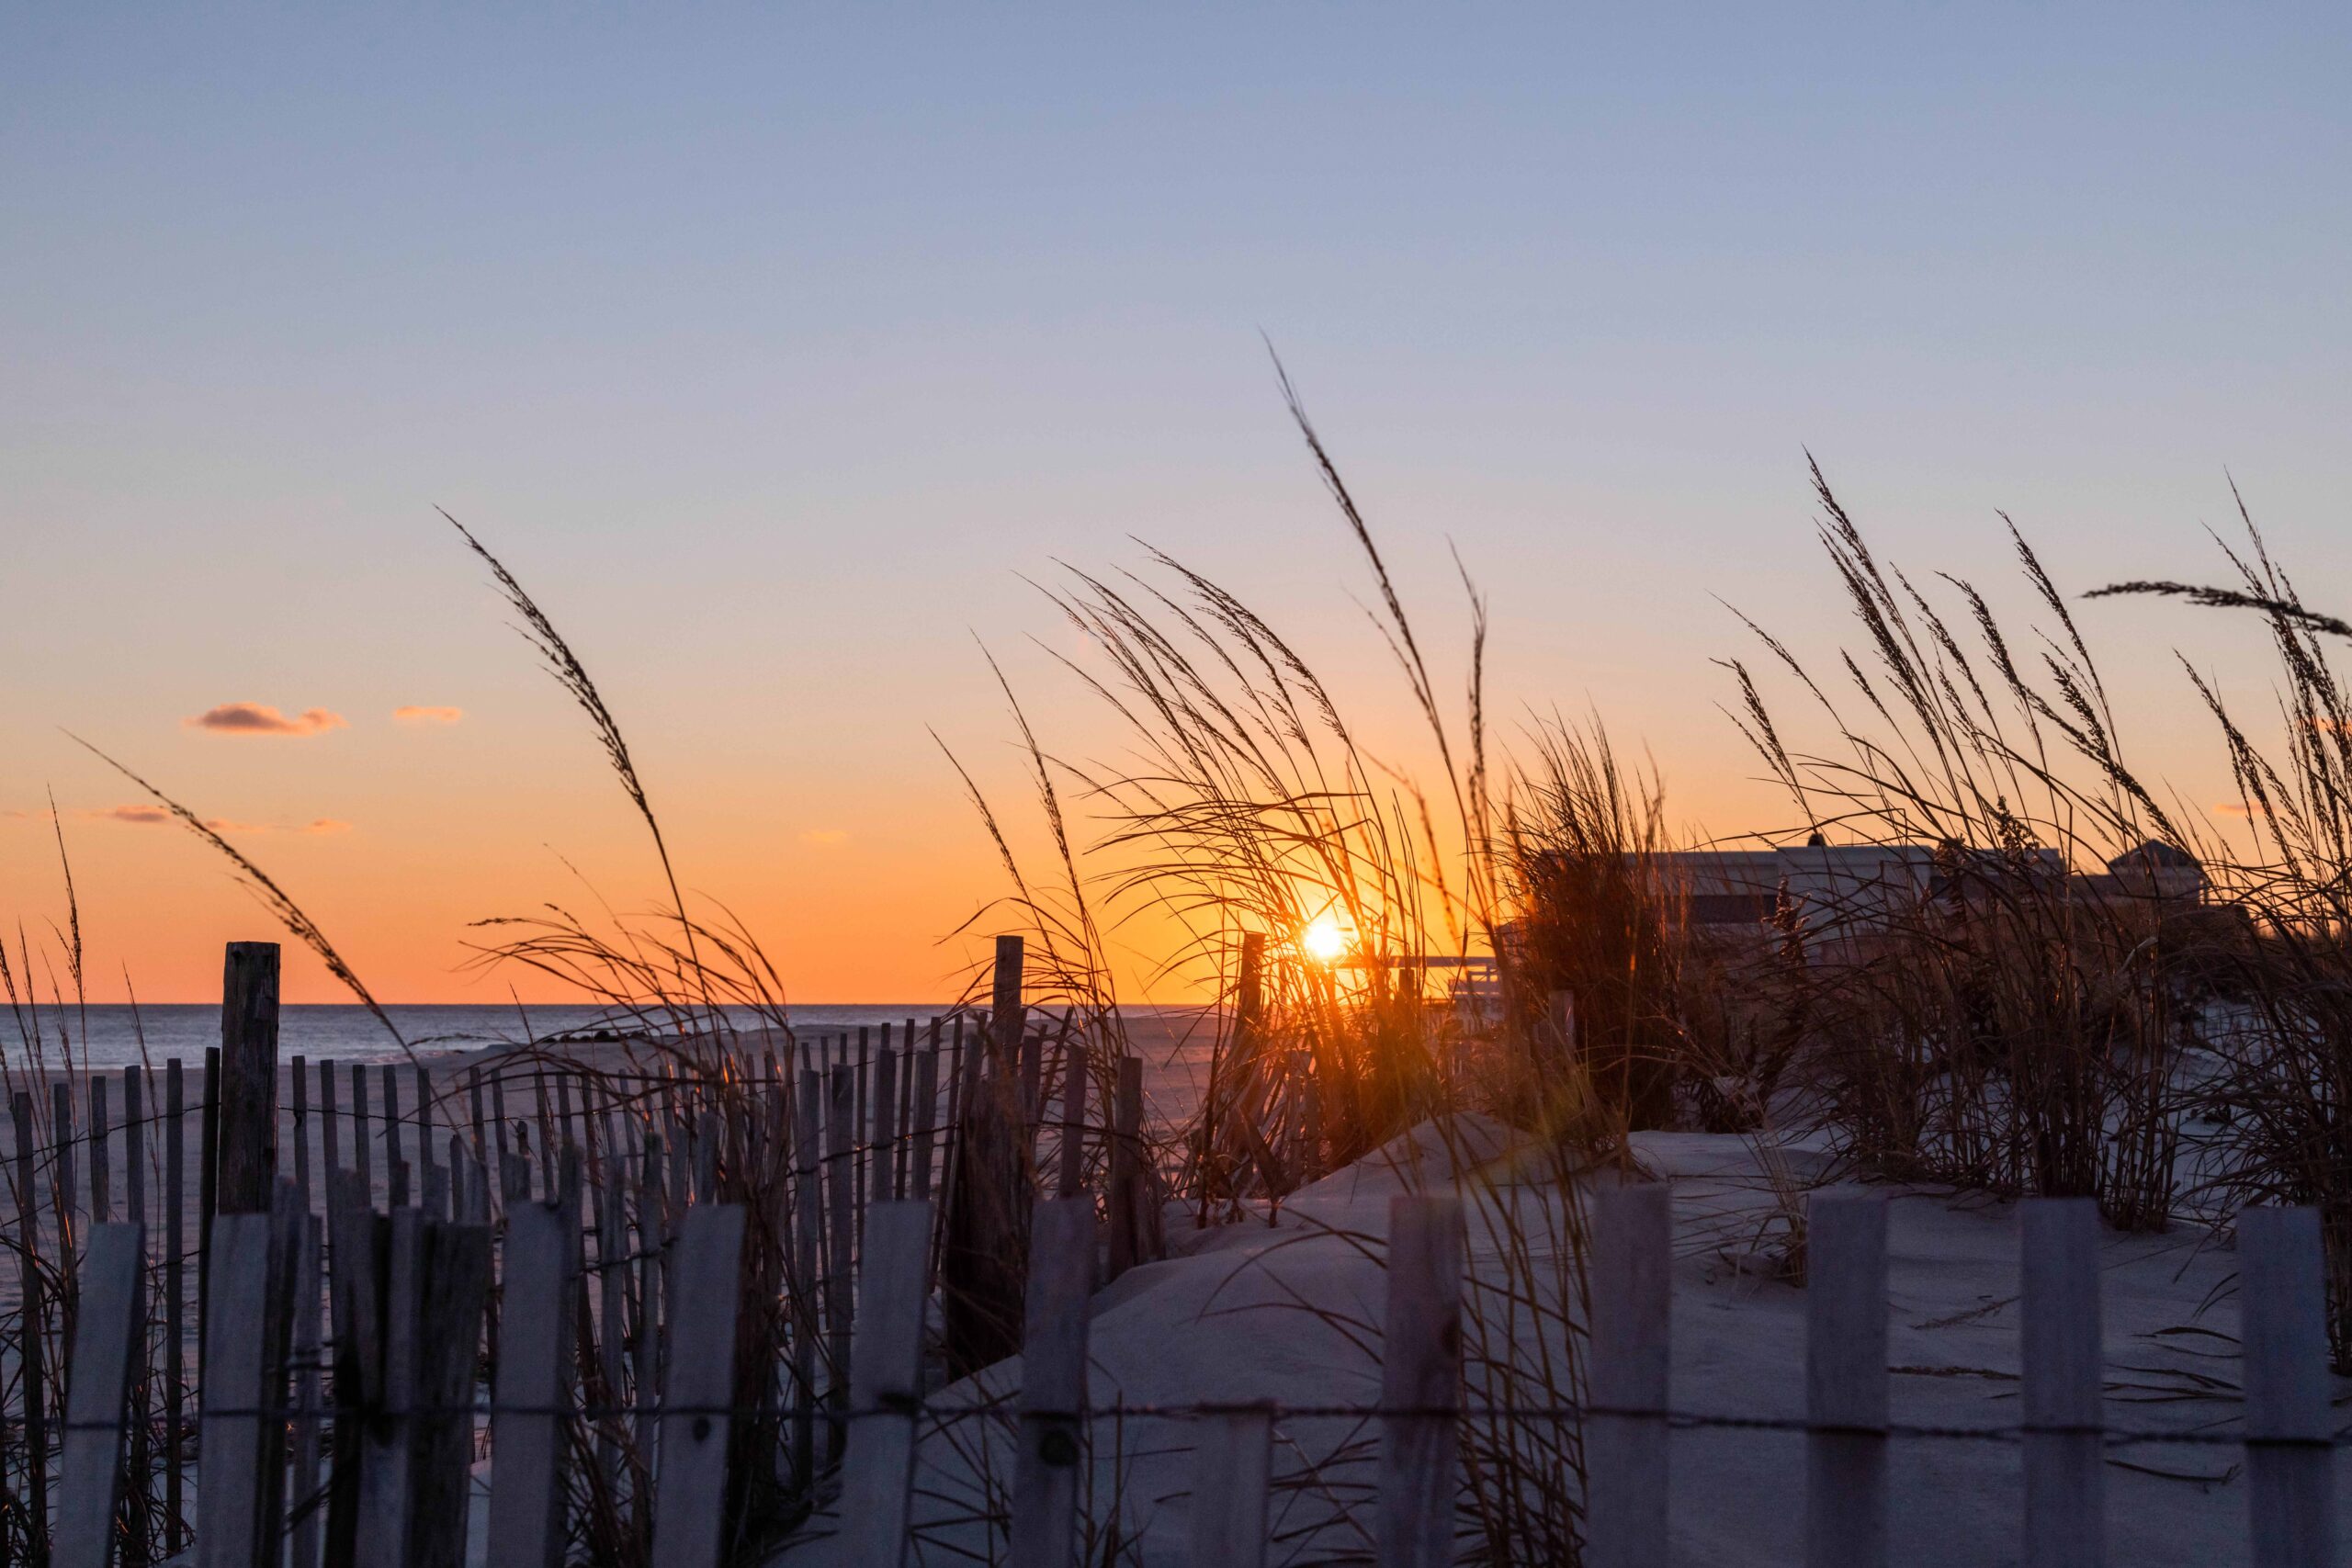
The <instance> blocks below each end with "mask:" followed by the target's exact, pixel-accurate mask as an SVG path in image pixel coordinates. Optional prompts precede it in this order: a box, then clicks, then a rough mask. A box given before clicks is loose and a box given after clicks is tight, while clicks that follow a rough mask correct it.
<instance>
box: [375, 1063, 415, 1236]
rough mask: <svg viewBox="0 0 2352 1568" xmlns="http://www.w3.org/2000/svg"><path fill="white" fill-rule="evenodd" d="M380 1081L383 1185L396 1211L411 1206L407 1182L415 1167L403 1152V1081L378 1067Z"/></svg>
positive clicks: (389, 1071)
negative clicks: (381, 1088)
mask: <svg viewBox="0 0 2352 1568" xmlns="http://www.w3.org/2000/svg"><path fill="white" fill-rule="evenodd" d="M376 1078H377V1081H378V1082H379V1083H380V1084H382V1085H383V1088H384V1185H385V1190H386V1196H387V1199H388V1200H389V1201H390V1203H391V1206H392V1207H393V1208H395V1209H404V1208H406V1207H408V1179H409V1172H410V1170H411V1169H412V1168H413V1167H412V1166H411V1164H410V1162H409V1159H408V1156H406V1155H405V1154H403V1153H402V1152H401V1142H402V1139H403V1136H404V1134H402V1133H401V1080H400V1077H399V1075H398V1074H396V1073H395V1072H394V1071H393V1070H392V1069H391V1068H390V1067H389V1066H386V1067H379V1068H378V1069H377V1072H376Z"/></svg>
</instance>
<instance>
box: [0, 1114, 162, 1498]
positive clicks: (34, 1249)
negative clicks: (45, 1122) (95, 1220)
mask: <svg viewBox="0 0 2352 1568" xmlns="http://www.w3.org/2000/svg"><path fill="white" fill-rule="evenodd" d="M11 1106H12V1109H13V1111H14V1112H15V1117H16V1123H17V1239H18V1242H19V1244H20V1245H19V1247H18V1248H17V1290H18V1292H20V1293H19V1294H18V1296H17V1303H18V1306H17V1311H18V1312H19V1313H20V1314H22V1321H23V1322H24V1323H25V1324H26V1325H28V1332H27V1333H25V1334H24V1335H23V1337H22V1338H21V1339H20V1341H19V1347H18V1348H19V1351H20V1356H21V1359H20V1360H19V1363H18V1364H19V1366H20V1368H21V1369H22V1373H21V1376H22V1382H23V1387H24V1409H25V1512H26V1516H27V1517H26V1529H28V1531H29V1532H30V1533H31V1535H32V1536H33V1538H34V1539H35V1540H39V1539H40V1537H41V1536H42V1535H44V1534H45V1533H46V1532H47V1531H48V1529H49V1399H50V1393H49V1377H48V1368H47V1366H46V1362H47V1359H48V1358H47V1356H46V1355H45V1354H44V1353H43V1348H42V1343H41V1336H40V1333H39V1332H38V1331H37V1329H35V1328H33V1327H32V1325H39V1324H40V1321H41V1315H42V1297H43V1295H44V1294H45V1292H44V1291H43V1290H42V1287H41V1278H40V1198H39V1197H38V1196H36V1192H35V1189H34V1186H33V1097H32V1096H31V1095H30V1094H29V1093H27V1092H25V1091H24V1090H21V1089H20V1090H18V1091H17V1097H16V1099H15V1100H13V1101H12V1102H11ZM175 1473H176V1472H175Z"/></svg>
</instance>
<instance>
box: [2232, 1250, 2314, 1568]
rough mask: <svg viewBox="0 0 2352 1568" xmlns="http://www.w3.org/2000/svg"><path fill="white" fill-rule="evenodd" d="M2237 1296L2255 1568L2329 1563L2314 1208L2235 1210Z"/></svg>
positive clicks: (2304, 1567)
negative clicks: (2236, 1227)
mask: <svg viewBox="0 0 2352 1568" xmlns="http://www.w3.org/2000/svg"><path fill="white" fill-rule="evenodd" d="M2238 1303H2239V1311H2240V1312H2241V1313H2242V1314H2244V1327H2243V1329H2242V1330H2241V1332H2240V1336H2239V1337H2240V1340H2241V1342H2242V1343H2243V1344H2244V1346H2245V1437H2246V1455H2245V1457H2246V1481H2247V1486H2246V1504H2247V1506H2248V1508H2249V1509H2250V1510H2251V1513H2252V1519H2251V1523H2252V1525H2253V1532H2254V1562H2255V1568H2320V1565H2321V1564H2323V1563H2330V1562H2335V1489H2334V1486H2333V1484H2332V1480H2331V1475H2330V1461H2331V1460H2332V1459H2333V1458H2334V1451H2333V1450H2334V1440H2335V1414H2334V1412H2333V1411H2332V1410H2331V1409H2330V1408H2329V1406H2328V1379H2327V1374H2326V1372H2325V1371H2324V1368H2325V1367H2326V1366H2327V1269H2326V1263H2325V1260H2324V1253H2323V1251H2322V1247H2321V1240H2320V1224H2319V1211H2318V1210H2317V1209H2310V1208H2299V1209H2248V1210H2246V1211H2245V1213H2241V1214H2240V1215H2238Z"/></svg>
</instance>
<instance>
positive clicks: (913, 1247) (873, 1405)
mask: <svg viewBox="0 0 2352 1568" xmlns="http://www.w3.org/2000/svg"><path fill="white" fill-rule="evenodd" d="M865 1245H866V1255H865V1279H864V1280H862V1281H861V1282H860V1284H859V1294H860V1297H861V1300H860V1302H859V1303H858V1314H857V1349H856V1353H855V1355H854V1358H853V1359H852V1360H851V1362H850V1396H849V1397H850V1416H851V1425H850V1429H849V1452H848V1455H847V1457H846V1458H844V1460H843V1461H842V1500H841V1521H842V1533H843V1535H844V1536H845V1537H846V1538H847V1544H848V1551H847V1554H846V1555H845V1556H844V1557H843V1559H842V1561H844V1562H855V1563H860V1564H866V1565H870V1568H899V1563H900V1562H904V1561H905V1558H906V1551H907V1525H908V1512H909V1503H910V1496H911V1492H912V1487H913V1484H914V1464H915V1423H916V1417H917V1416H919V1415H920V1414H921V1411H922V1320H923V1306H924V1303H925V1301H926V1300H927V1299H928V1292H927V1291H926V1290H925V1289H924V1278H923V1277H924V1275H925V1273H926V1272H927V1271H928V1269H929V1268H930V1265H931V1205H930V1204H928V1203H925V1202H922V1201H915V1200H910V1201H900V1202H887V1203H876V1205H875V1206H874V1210H873V1212H872V1213H870V1214H868V1215H867V1216H866V1222H865Z"/></svg>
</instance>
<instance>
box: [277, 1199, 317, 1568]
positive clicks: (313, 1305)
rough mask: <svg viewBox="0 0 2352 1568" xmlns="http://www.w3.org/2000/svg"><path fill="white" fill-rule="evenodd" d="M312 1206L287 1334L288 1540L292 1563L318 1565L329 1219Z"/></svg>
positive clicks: (291, 1566)
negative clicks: (323, 1294) (322, 1295)
mask: <svg viewBox="0 0 2352 1568" xmlns="http://www.w3.org/2000/svg"><path fill="white" fill-rule="evenodd" d="M306 1200H307V1195H306ZM309 1209H310V1206H309V1203H308V1201H305V1202H304V1205H303V1213H302V1235H301V1249H300V1252H299V1253H298V1254H297V1255H296V1258H295V1261H294V1329H293V1333H292V1335H291V1336H290V1337H289V1343H290V1344H291V1345H292V1347H293V1349H292V1355H293V1359H294V1424H293V1432H292V1441H293V1447H294V1471H293V1480H292V1483H291V1484H290V1486H289V1488H288V1507H289V1508H290V1509H291V1510H292V1511H293V1512H294V1514H295V1516H296V1517H295V1521H294V1529H293V1534H292V1538H291V1540H290V1541H289V1543H288V1552H289V1555H288V1559H287V1561H288V1568H318V1564H319V1541H320V1539H321V1535H322V1530H323V1529H324V1528H325V1524H326V1519H325V1516H324V1515H323V1514H322V1512H321V1510H320V1509H319V1507H318V1506H317V1499H316V1497H315V1495H314V1494H316V1493H317V1491H318V1488H319V1445H320V1435H321V1432H320V1421H319V1416H320V1412H321V1410H322V1408H323V1403H324V1401H323V1389H322V1384H321V1381H320V1378H319V1355H320V1351H321V1339H320V1336H319V1288H320V1285H321V1282H322V1279H323V1272H322V1262H323V1259H322V1248H323V1245H324V1241H325V1236H324V1234H323V1233H324V1229H325V1224H324V1222H323V1221H322V1220H321V1219H320V1218H319V1216H318V1215H316V1214H313V1213H310V1212H309Z"/></svg>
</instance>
